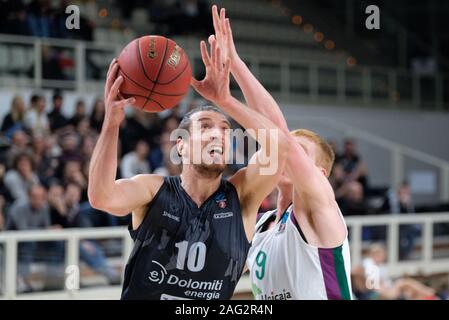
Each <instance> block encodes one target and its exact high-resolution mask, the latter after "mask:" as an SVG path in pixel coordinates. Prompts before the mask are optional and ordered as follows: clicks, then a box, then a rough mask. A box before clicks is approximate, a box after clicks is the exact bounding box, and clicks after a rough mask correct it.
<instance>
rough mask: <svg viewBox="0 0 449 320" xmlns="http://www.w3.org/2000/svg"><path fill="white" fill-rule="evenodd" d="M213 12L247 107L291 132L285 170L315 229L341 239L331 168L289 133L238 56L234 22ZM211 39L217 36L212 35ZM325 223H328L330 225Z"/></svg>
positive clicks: (279, 113)
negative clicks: (302, 197)
mask: <svg viewBox="0 0 449 320" xmlns="http://www.w3.org/2000/svg"><path fill="white" fill-rule="evenodd" d="M212 16H213V22H214V29H215V33H216V35H215V38H216V39H217V41H218V43H219V46H220V47H223V48H224V49H223V50H222V51H221V53H222V56H223V59H229V60H230V61H231V63H230V64H231V67H230V70H231V73H232V75H233V76H234V78H235V79H236V81H237V84H238V85H239V87H240V89H241V90H242V92H243V95H244V97H245V100H246V102H247V104H248V107H249V108H251V109H253V110H256V111H258V112H260V113H261V114H263V115H265V116H266V117H267V118H269V119H272V120H273V122H274V123H275V124H276V125H277V126H278V127H279V128H280V129H281V130H282V131H283V132H284V133H286V134H287V135H288V138H287V140H288V142H289V144H290V146H289V155H288V159H287V164H286V171H287V173H288V175H289V176H290V179H291V180H292V183H293V185H294V187H295V190H301V192H304V193H305V194H307V198H308V199H310V202H311V203H310V206H311V207H312V208H313V209H314V210H313V212H314V215H313V219H314V223H313V225H314V226H315V227H316V228H315V231H316V232H317V233H318V234H319V235H321V236H322V238H323V239H324V240H325V241H323V242H326V243H330V242H335V243H338V242H339V241H338V240H337V241H334V235H337V236H336V238H338V239H340V238H342V237H341V236H340V235H338V234H337V233H336V232H328V231H329V230H332V231H334V230H335V226H336V225H341V228H340V229H341V230H345V228H344V226H343V224H341V218H340V216H339V214H338V208H337V205H336V202H335V195H334V192H333V190H332V187H331V186H330V184H329V182H328V180H327V175H328V174H329V172H324V174H323V172H322V170H321V169H320V168H318V167H317V166H316V165H315V163H314V161H313V160H312V159H311V157H310V156H309V155H308V154H307V153H306V150H305V149H304V148H303V147H302V146H301V145H300V144H299V143H298V141H296V139H295V138H294V137H292V136H291V135H290V134H289V130H288V126H287V122H286V120H285V118H284V116H283V114H282V111H281V109H280V107H279V105H278V104H277V103H276V101H275V100H274V99H273V97H272V96H271V94H270V93H269V92H268V91H267V90H266V89H265V88H264V87H263V85H262V84H261V83H260V82H259V81H258V80H257V78H256V77H255V76H254V75H253V74H252V73H251V71H250V70H249V68H248V67H247V66H246V64H245V63H244V62H243V60H242V59H240V57H239V56H238V54H237V51H236V49H235V45H234V41H233V37H232V30H231V25H230V22H229V19H228V18H226V16H225V11H224V9H221V10H220V15H219V14H218V10H217V7H216V6H213V8H212ZM210 40H214V39H211V38H210ZM315 209H317V210H315ZM326 226H329V229H328V228H326ZM343 233H344V232H342V234H343ZM329 235H331V236H330V237H331V238H332V239H330V241H327V240H329Z"/></svg>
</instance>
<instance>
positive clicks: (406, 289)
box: [362, 244, 438, 300]
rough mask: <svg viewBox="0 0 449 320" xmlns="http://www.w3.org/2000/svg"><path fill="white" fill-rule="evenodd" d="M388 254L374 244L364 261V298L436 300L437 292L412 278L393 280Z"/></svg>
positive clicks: (380, 246) (381, 247)
mask: <svg viewBox="0 0 449 320" xmlns="http://www.w3.org/2000/svg"><path fill="white" fill-rule="evenodd" d="M386 257H387V254H386V251H385V248H384V247H383V246H382V245H379V244H372V245H371V246H370V248H369V252H368V256H367V257H366V258H365V259H364V260H363V264H362V267H363V271H364V275H365V279H366V281H365V286H366V290H364V291H365V292H364V298H365V299H386V300H397V299H406V300H434V299H438V298H437V297H436V296H435V290H433V289H432V288H430V287H428V286H425V285H424V284H422V283H420V282H418V281H417V280H415V279H412V278H399V279H392V278H391V277H390V276H389V275H388V270H387V267H386V265H385V260H386Z"/></svg>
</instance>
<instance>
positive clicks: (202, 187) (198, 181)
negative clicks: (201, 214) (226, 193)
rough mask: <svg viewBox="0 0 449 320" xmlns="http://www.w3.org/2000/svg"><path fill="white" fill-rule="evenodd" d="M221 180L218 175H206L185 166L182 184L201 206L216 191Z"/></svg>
mask: <svg viewBox="0 0 449 320" xmlns="http://www.w3.org/2000/svg"><path fill="white" fill-rule="evenodd" d="M220 182H221V174H220V175H218V177H215V178H211V177H204V176H203V175H201V174H199V173H198V172H196V171H195V170H193V169H187V168H184V169H183V171H182V173H181V185H182V187H183V188H184V190H185V191H186V192H187V194H188V195H189V196H190V198H192V200H193V201H195V203H196V204H197V206H198V207H200V206H201V205H202V204H203V202H204V201H206V200H207V198H209V197H210V196H211V195H212V193H214V192H215V191H216V190H217V189H218V187H219V186H220Z"/></svg>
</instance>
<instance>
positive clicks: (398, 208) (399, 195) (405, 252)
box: [384, 182, 421, 260]
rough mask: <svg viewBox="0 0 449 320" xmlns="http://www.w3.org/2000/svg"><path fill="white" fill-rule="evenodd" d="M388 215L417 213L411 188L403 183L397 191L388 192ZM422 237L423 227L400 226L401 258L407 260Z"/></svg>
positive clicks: (386, 210) (414, 225)
mask: <svg viewBox="0 0 449 320" xmlns="http://www.w3.org/2000/svg"><path fill="white" fill-rule="evenodd" d="M384 211H385V212H386V213H392V214H407V213H415V206H414V204H413V201H412V194H411V190H410V186H409V185H408V183H407V182H403V183H402V184H401V185H400V186H399V188H398V190H397V191H395V190H390V191H389V192H388V201H387V202H386V208H385V207H384ZM420 235H421V225H416V224H402V225H400V226H399V258H400V259H401V260H402V259H407V258H409V257H410V255H411V254H412V252H413V250H414V249H415V244H416V239H417V238H418V237H420Z"/></svg>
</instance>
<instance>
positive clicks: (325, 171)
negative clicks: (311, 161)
mask: <svg viewBox="0 0 449 320" xmlns="http://www.w3.org/2000/svg"><path fill="white" fill-rule="evenodd" d="M320 171H321V172H322V173H323V174H324V176H325V177H329V175H328V174H327V170H326V169H324V168H323V167H320Z"/></svg>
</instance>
